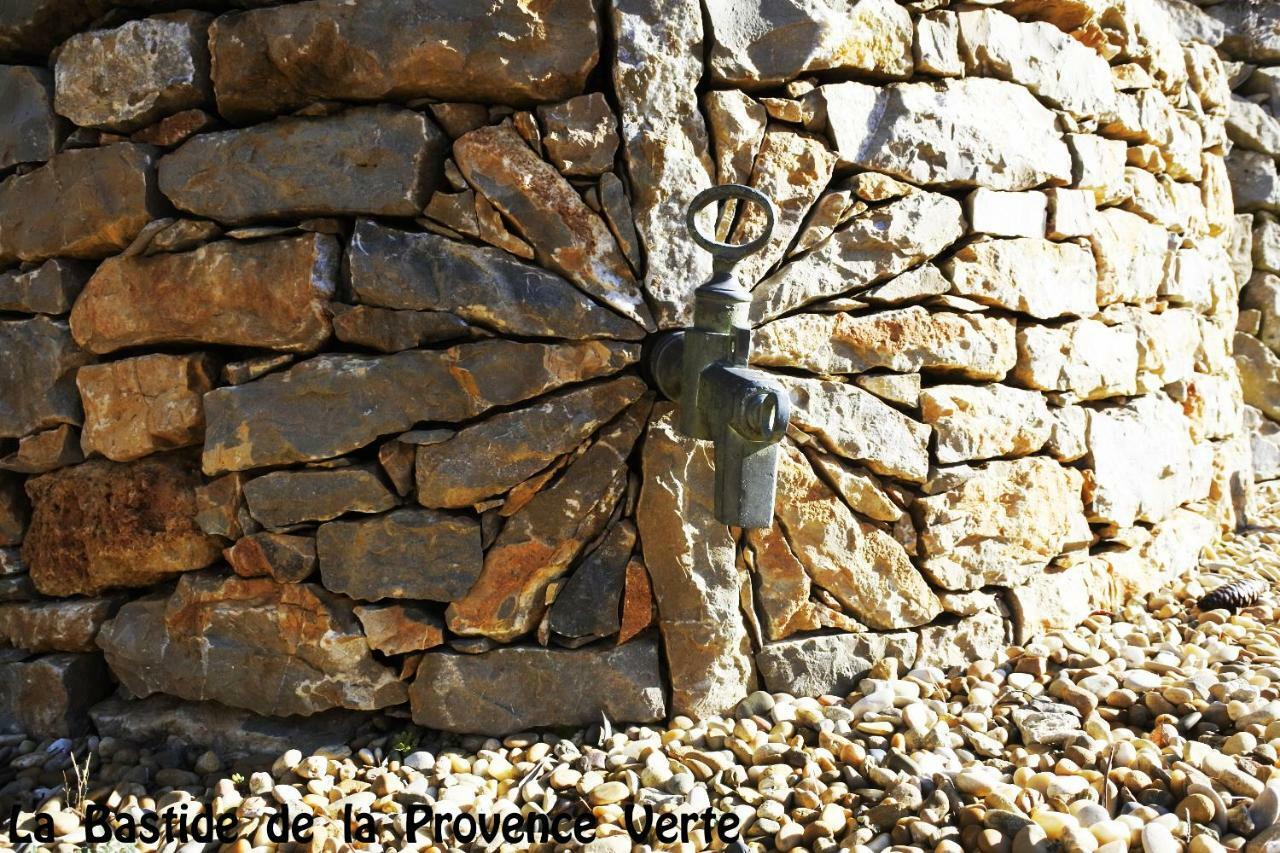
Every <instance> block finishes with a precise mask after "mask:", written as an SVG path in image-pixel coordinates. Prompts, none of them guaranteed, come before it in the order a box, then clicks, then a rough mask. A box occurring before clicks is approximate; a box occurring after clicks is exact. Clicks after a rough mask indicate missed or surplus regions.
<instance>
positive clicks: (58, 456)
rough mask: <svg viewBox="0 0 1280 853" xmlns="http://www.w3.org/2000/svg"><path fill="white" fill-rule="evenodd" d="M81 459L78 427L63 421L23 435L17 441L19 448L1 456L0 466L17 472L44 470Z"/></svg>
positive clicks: (60, 466)
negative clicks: (55, 425) (54, 425)
mask: <svg viewBox="0 0 1280 853" xmlns="http://www.w3.org/2000/svg"><path fill="white" fill-rule="evenodd" d="M83 461H84V454H83V453H81V452H80V431H79V430H77V429H76V428H75V427H72V426H68V425H67V424H63V425H62V426H57V427H54V428H53V429H46V430H43V431H41V432H37V433H33V434H32V435H27V436H23V437H22V438H21V439H20V440H19V441H18V449H17V450H16V451H14V452H13V453H10V454H9V455H8V456H6V457H4V458H3V459H0V469H4V470H6V471H16V472H18V473H19V474H45V473H47V472H49V471H52V470H54V469H55V468H62V467H65V466H67V465H74V464H76V463H77V462H83Z"/></svg>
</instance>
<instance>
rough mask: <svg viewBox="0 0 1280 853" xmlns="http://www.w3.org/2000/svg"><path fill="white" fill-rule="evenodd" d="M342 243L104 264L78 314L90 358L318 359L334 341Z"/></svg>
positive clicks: (232, 248) (279, 244)
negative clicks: (262, 353)
mask: <svg viewBox="0 0 1280 853" xmlns="http://www.w3.org/2000/svg"><path fill="white" fill-rule="evenodd" d="M337 268H338V244H337V241H336V240H334V239H333V238H332V237H329V236H327V235H323V234H307V235H305V236H301V237H286V238H282V239H278V240H263V241H260V242H253V243H246V242H241V241H238V240H222V241H219V242H216V243H209V244H208V245H205V246H202V247H200V248H199V249H197V250H195V251H194V252H180V253H173V254H160V255H151V256H149V257H139V256H134V257H123V256H121V257H116V258H111V259H110V260H107V261H105V262H103V264H102V265H101V266H99V267H98V271H97V272H96V273H94V274H93V277H92V278H91V279H89V283H88V284H87V285H85V288H84V291H83V292H82V293H81V294H80V298H79V299H78V300H77V301H76V305H75V308H74V309H73V310H72V311H71V332H72V334H73V335H74V336H75V338H76V341H77V342H78V343H79V344H80V345H81V346H82V347H84V348H85V349H87V350H89V351H90V352H95V353H107V352H112V351H113V350H118V349H121V348H123V347H133V346H142V345H145V344H197V345H198V344H222V345H225V346H251V347H259V348H262V349H274V350H283V351H286V352H311V351H312V350H315V349H318V348H319V347H320V345H321V344H323V343H324V342H325V341H326V340H327V339H328V337H329V333H330V325H329V315H328V312H327V311H326V310H325V306H326V303H327V302H328V300H329V297H330V296H332V295H333V291H334V288H335V286H336V285H335V279H336V276H337V271H338V269H337Z"/></svg>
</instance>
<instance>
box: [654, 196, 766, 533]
mask: <svg viewBox="0 0 1280 853" xmlns="http://www.w3.org/2000/svg"><path fill="white" fill-rule="evenodd" d="M728 199H736V200H739V201H747V202H752V203H754V204H757V205H759V206H760V207H761V208H762V209H763V210H764V213H765V224H764V228H763V229H762V231H761V233H760V235H759V236H757V237H755V238H754V239H752V240H750V241H748V242H746V243H742V244H739V245H734V244H731V243H721V242H719V241H716V240H713V239H711V238H709V237H707V236H705V235H704V234H703V233H702V232H701V231H699V230H698V225H697V215H698V213H699V212H700V211H701V210H702V209H703V208H704V207H706V206H707V205H708V204H711V203H712V202H716V201H724V200H728ZM776 219H777V212H776V210H775V208H774V206H773V202H772V201H770V199H769V197H768V196H766V195H765V194H764V193H762V192H760V191H759V190H756V189H753V188H751V187H746V186H742V185H741V184H725V185H722V186H717V187H711V188H710V189H707V190H703V191H702V192H701V193H699V194H698V195H697V197H696V198H694V200H693V203H692V204H690V205H689V210H688V213H687V215H686V217H685V224H686V225H687V226H688V228H689V233H690V234H691V235H692V237H693V240H694V242H696V243H697V244H698V245H699V246H701V247H702V248H703V249H706V250H707V251H708V252H710V253H711V256H712V258H713V264H712V275H711V279H710V280H709V281H707V282H706V283H705V284H702V285H701V286H699V287H698V289H697V290H696V291H694V308H693V328H690V329H685V330H683V331H678V332H669V333H667V334H665V335H663V336H662V337H660V338H659V339H658V340H657V342H656V343H655V345H654V347H653V349H652V351H651V353H650V356H649V366H650V372H651V373H652V375H653V377H654V380H655V381H656V382H657V385H658V388H659V390H661V391H662V393H663V394H665V395H666V396H667V397H668V398H669V399H671V400H673V401H675V403H676V405H677V407H678V414H679V428H680V431H681V432H682V433H684V434H685V435H688V436H691V437H692V438H699V439H704V440H707V439H709V440H711V441H712V442H714V443H715V469H716V494H715V512H716V518H717V519H718V520H719V521H720V522H721V523H722V524H727V525H730V526H733V527H770V526H772V524H773V502H774V495H775V493H776V491H777V483H778V442H779V441H781V440H782V436H783V435H784V434H785V433H786V431H787V423H788V422H789V421H790V419H791V397H790V395H789V394H788V393H787V391H786V389H785V388H783V387H782V386H781V385H780V384H779V383H778V382H777V381H775V380H774V379H772V378H771V377H770V376H769V375H768V374H767V373H764V372H762V371H759V370H752V369H750V368H749V367H747V364H748V362H749V361H750V358H751V321H750V317H749V315H750V307H751V294H750V293H749V292H748V291H747V290H746V288H744V287H743V286H742V283H741V282H739V281H738V278H737V276H735V275H734V273H733V266H734V264H736V263H737V262H738V261H740V260H742V259H743V258H745V257H746V256H748V255H750V254H752V253H754V252H756V251H758V250H759V249H760V248H761V247H763V246H764V245H765V244H766V243H767V242H768V240H769V236H770V234H771V233H772V232H773V226H774V222H775V221H776Z"/></svg>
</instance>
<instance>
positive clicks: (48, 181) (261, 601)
mask: <svg viewBox="0 0 1280 853" xmlns="http://www.w3.org/2000/svg"><path fill="white" fill-rule="evenodd" d="M183 6H188V7H190V8H181V7H183ZM1176 26H1177V25H1176V24H1175V23H1174V20H1173V19H1171V17H1170V16H1169V15H1168V14H1167V13H1166V11H1165V9H1164V8H1163V7H1162V6H1161V5H1160V4H1158V3H1157V2H1155V0H1054V2H1047V3H1042V2H1027V0H991V2H986V3H984V4H981V5H972V6H969V5H965V6H961V5H955V4H950V5H949V4H948V3H947V2H946V0H915V2H901V3H900V2H894V0H856V2H849V0H822V2H816V3H809V2H807V3H793V2H788V0H708V2H707V3H706V4H705V7H703V6H699V5H698V4H697V3H694V2H691V0H612V2H606V3H602V4H594V3H592V2H588V0H549V2H545V3H539V4H534V5H530V4H525V3H519V2H515V0H497V1H496V2H495V3H491V4H488V5H485V4H471V5H470V6H468V5H467V4H439V3H432V2H427V0H399V2H392V0H358V2H354V3H351V2H338V0H308V2H298V3H286V4H274V3H264V2H259V0H238V2H236V3H231V2H224V0H191V2H188V3H184V2H181V0H178V2H162V0H114V2H110V0H22V2H14V3H5V4H3V6H0V61H3V62H6V63H9V64H7V65H4V66H0V170H3V173H4V175H5V177H4V180H3V183H0V270H3V271H2V272H0V451H2V452H0V468H3V473H0V546H3V547H2V549H0V602H3V603H0V643H4V644H6V645H7V647H8V648H5V649H2V650H0V726H5V727H12V728H18V729H25V730H27V731H30V732H33V733H41V734H43V733H54V732H63V731H75V730H80V729H83V728H85V727H86V726H88V725H90V724H91V720H92V721H95V722H96V724H97V725H98V726H99V728H100V729H102V730H104V731H110V732H121V731H124V730H131V731H132V733H134V734H137V733H139V732H144V731H156V730H160V729H161V728H163V727H164V726H166V725H169V726H173V727H176V729H180V730H182V731H194V730H197V729H198V730H199V731H200V732H203V733H204V734H203V735H202V736H203V737H206V738H212V739H215V740H218V742H221V743H225V742H226V739H227V738H228V737H229V736H230V735H229V733H230V732H234V731H238V730H246V729H250V730H254V731H257V730H263V731H265V730H266V729H264V728H263V727H262V726H261V725H259V724H256V723H252V722H247V720H248V719H249V718H248V717H246V715H245V713H244V712H245V711H250V712H254V713H256V714H261V715H274V716H292V715H303V716H308V717H310V718H311V725H312V734H314V732H315V731H316V730H317V729H318V728H321V727H327V728H326V730H328V729H329V728H332V729H333V730H335V731H340V730H342V728H343V727H344V726H347V725H349V724H350V723H351V721H352V720H353V719H354V718H355V716H354V715H356V714H358V712H368V711H374V710H383V711H387V712H389V713H393V714H396V715H399V716H402V717H411V718H412V719H413V721H415V722H416V723H418V724H420V725H423V726H430V727H435V728H442V729H447V730H459V731H478V732H492V733H499V732H508V731H512V730H516V729H521V728H525V727H530V726H541V725H561V724H569V725H572V724H587V723H592V722H596V721H598V720H599V715H600V713H601V712H602V711H603V712H604V713H605V714H606V715H608V716H609V717H610V718H611V719H615V720H616V719H622V720H630V721H648V720H655V719H658V718H661V717H664V716H666V715H670V714H690V715H695V716H696V715H705V714H711V713H716V712H720V711H723V710H725V709H727V708H729V707H731V706H733V705H734V704H735V703H737V702H738V701H739V700H741V699H742V698H743V697H744V696H745V695H746V694H747V693H748V692H749V691H751V690H753V689H755V688H757V687H764V688H765V689H768V690H772V691H790V692H799V693H808V694H823V693H839V692H842V691H845V690H847V689H848V688H849V687H850V685H851V684H853V683H854V681H855V680H856V679H857V678H858V677H859V676H860V675H861V674H862V673H863V672H865V671H866V670H867V668H868V667H869V666H870V664H871V662H873V661H874V660H876V659H878V658H881V657H885V656H893V657H896V658H898V659H900V660H902V661H903V662H905V663H906V664H907V665H908V666H935V667H946V666H949V665H953V664H958V663H962V662H963V661H965V660H966V658H968V657H969V656H971V655H975V654H980V653H985V652H988V651H990V650H992V649H994V648H995V647H997V646H999V645H1000V644H1002V643H1005V642H1007V641H1010V640H1013V641H1021V640H1023V639H1025V638H1027V637H1030V636H1032V635H1034V634H1036V633H1037V632H1039V631H1042V630H1044V629H1046V628H1048V627H1051V626H1057V625H1064V624H1070V623H1072V622H1075V621H1078V620H1079V619H1080V618H1082V617H1083V616H1084V615H1086V614H1087V613H1088V612H1090V611H1091V610H1094V609H1098V608H1104V609H1105V608H1111V607H1114V606H1116V605H1117V604H1118V603H1119V602H1121V601H1122V600H1123V599H1124V598H1126V597H1127V596H1129V595H1132V594H1135V593H1140V592H1143V591H1145V590H1148V589H1151V588H1152V587H1154V586H1155V585H1157V584H1159V583H1160V582H1161V581H1162V580H1163V579H1164V578H1166V577H1167V576H1169V575H1170V574H1171V573H1173V572H1176V571H1179V570H1181V569H1182V568H1185V567H1186V566H1187V565H1188V563H1189V561H1191V560H1194V559H1195V557H1196V555H1197V554H1198V552H1199V549H1200V547H1201V546H1202V545H1203V544H1204V543H1205V542H1206V541H1207V540H1209V539H1210V538H1211V537H1212V536H1213V535H1214V534H1215V532H1216V531H1217V530H1218V529H1219V528H1221V527H1226V526H1230V525H1232V524H1234V523H1236V521H1237V519H1238V513H1239V512H1240V511H1241V507H1243V502H1244V500H1245V498H1246V487H1247V485H1248V483H1249V482H1250V481H1251V473H1250V471H1249V464H1250V453H1249V446H1248V443H1247V439H1246V437H1245V436H1244V434H1243V433H1242V432H1241V429H1240V427H1241V419H1242V403H1241V387H1240V383H1239V380H1238V377H1237V374H1236V370H1235V366H1234V362H1233V359H1232V337H1233V335H1234V333H1235V329H1236V326H1237V300H1238V298H1239V293H1238V283H1237V279H1236V277H1235V275H1233V269H1232V263H1231V256H1230V248H1231V246H1230V241H1231V240H1232V239H1233V235H1234V234H1235V228H1236V227H1237V220H1236V218H1235V214H1234V212H1233V203H1232V194H1231V186H1230V183H1229V172H1231V171H1233V170H1232V169H1229V167H1228V163H1227V161H1225V160H1224V155H1225V153H1226V151H1227V149H1228V148H1229V146H1230V140H1229V128H1235V127H1236V125H1238V122H1236V121H1235V119H1234V116H1235V115H1236V112H1237V111H1238V109H1237V108H1236V107H1233V104H1235V103H1237V101H1235V100H1233V98H1232V95H1231V92H1230V83H1231V82H1232V80H1231V77H1230V76H1229V68H1230V67H1233V66H1224V64H1223V62H1222V61H1220V59H1219V57H1218V55H1217V54H1216V53H1215V51H1214V50H1213V49H1212V48H1211V47H1209V46H1207V45H1204V44H1194V43H1184V40H1181V39H1180V36H1179V30H1178V29H1176ZM1237 76H1238V75H1237ZM1229 117H1231V123H1230V125H1228V118H1229ZM1230 134H1231V138H1234V137H1235V135H1237V129H1231V130H1230ZM1278 135H1280V134H1278ZM1239 150H1240V146H1239V145H1238V146H1237V151H1239ZM1246 150H1247V149H1246ZM1233 156H1234V155H1233ZM1266 162H1267V163H1268V164H1270V165H1271V166H1274V164H1273V163H1271V160H1267V161H1266ZM1234 171H1238V169H1237V170H1234ZM1271 174H1272V176H1273V177H1274V168H1272V169H1271ZM730 182H738V183H747V184H750V185H751V186H754V187H756V188H759V189H761V190H763V191H764V192H766V193H768V194H769V195H770V196H771V197H772V198H773V199H774V200H775V201H776V203H777V205H778V210H779V218H778V223H777V228H776V229H775V231H774V232H773V235H772V237H771V238H770V239H769V241H768V242H767V244H766V245H765V247H764V248H763V250H762V251H761V252H760V253H758V254H757V255H754V256H752V257H751V258H749V259H748V260H746V261H744V262H743V263H742V264H741V265H740V267H739V275H740V276H741V277H742V279H743V280H744V282H745V283H746V285H747V286H748V287H749V288H750V289H751V290H752V292H753V307H752V311H753V318H754V322H755V324H756V326H757V328H756V341H755V344H756V346H755V361H756V363H757V364H758V365H759V366H760V367H762V368H767V369H771V370H774V371H776V373H777V375H778V376H779V377H780V378H781V379H782V381H783V382H785V384H786V386H787V388H788V389H789V391H790V393H791V395H792V397H793V400H794V403H795V407H794V408H795V413H794V417H793V424H792V428H791V431H790V433H789V435H788V438H787V440H786V442H785V445H784V447H783V449H782V453H781V462H780V469H779V499H778V504H777V517H776V520H775V523H774V525H773V527H772V528H769V529H761V530H752V531H739V530H734V529H728V528H725V527H723V526H721V525H719V524H717V523H716V521H715V519H714V515H713V511H712V507H711V503H710V502H711V482H712V477H713V468H712V463H713V457H712V452H711V447H710V445H708V444H706V443H702V442H697V441H694V440H691V439H689V438H686V437H685V436H683V435H682V434H681V433H680V432H679V431H678V429H677V428H676V423H675V420H674V418H673V410H672V405H671V404H670V403H668V402H665V401H662V400H660V399H657V397H656V395H655V393H654V392H653V391H651V390H650V389H649V383H648V381H647V379H646V375H645V372H644V370H643V369H642V356H643V353H644V350H645V345H646V342H648V341H649V340H650V337H651V336H652V335H653V334H655V333H657V332H659V331H661V330H666V329H671V328H677V327H680V326H682V325H684V324H686V323H687V322H688V321H689V319H690V294H691V291H692V289H693V287H695V286H696V285H697V284H699V283H701V282H702V281H703V280H705V278H706V276H707V275H708V273H709V271H710V263H709V258H708V257H707V256H706V255H705V253H702V252H701V251H700V250H698V249H697V248H696V246H695V245H694V244H693V243H692V241H691V240H690V239H689V237H688V235H687V234H686V233H685V231H684V226H683V219H684V211H685V209H686V207H687V205H688V203H689V201H690V200H691V199H692V198H693V196H694V195H695V194H696V193H698V192H699V191H700V190H702V189H704V188H706V187H708V186H711V185H713V184H717V183H730ZM1259 204H1260V205H1263V206H1265V205H1266V204H1271V202H1270V201H1267V202H1259ZM703 220H704V221H703V226H704V228H706V229H708V230H714V231H715V232H716V233H717V234H718V235H720V236H721V237H722V238H726V239H736V240H743V239H748V238H751V237H752V236H754V235H756V234H758V233H759V229H760V228H761V226H762V221H761V217H760V212H759V211H758V210H754V209H751V208H746V209H741V210H739V209H736V208H727V209H724V210H721V211H718V212H717V211H709V212H708V213H707V214H705V215H704V217H703ZM1267 221H1268V220H1266V219H1265V218H1264V217H1260V219H1259V222H1260V226H1259V227H1260V228H1261V229H1262V230H1261V231H1260V232H1259V233H1261V234H1262V235H1263V238H1262V239H1263V244H1264V245H1263V249H1264V250H1265V247H1266V244H1265V240H1266V237H1265V235H1266V234H1268V233H1269V232H1268V231H1266V227H1267V226H1266V222H1267ZM1254 290H1257V288H1254ZM1250 292H1251V293H1252V292H1253V291H1252V290H1251V291H1250ZM1250 310H1252V311H1254V314H1257V315H1259V316H1260V317H1261V319H1260V320H1259V322H1260V323H1263V324H1264V325H1262V326H1260V328H1265V322H1267V321H1266V319H1265V318H1266V317H1268V316H1270V315H1267V314H1265V312H1262V310H1261V309H1255V308H1251V309H1250ZM1254 314H1250V315H1249V316H1251V317H1252V316H1254ZM1246 393H1250V392H1249V390H1248V382H1246ZM113 691H114V693H115V695H114V696H111V698H108V696H109V694H112V693H113ZM193 720H198V721H199V723H198V725H197V724H195V723H192V721H193ZM166 721H167V722H166ZM176 729H175V730H176Z"/></svg>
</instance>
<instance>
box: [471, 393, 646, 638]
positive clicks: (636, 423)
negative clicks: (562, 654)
mask: <svg viewBox="0 0 1280 853" xmlns="http://www.w3.org/2000/svg"><path fill="white" fill-rule="evenodd" d="M651 406H652V400H651V399H650V398H648V397H645V398H644V399H641V400H640V401H638V402H636V403H634V404H633V405H632V406H631V407H630V408H629V409H628V410H627V411H626V412H625V413H624V414H623V415H622V416H621V417H620V418H619V419H618V420H617V421H615V422H614V424H612V425H611V426H610V427H608V428H607V429H605V430H604V432H603V433H602V434H601V435H600V437H599V438H598V439H597V440H596V442H595V443H594V444H593V445H592V446H591V448H590V449H588V450H587V452H586V453H584V454H582V456H580V457H578V459H576V460H575V461H574V462H573V464H571V465H570V466H569V467H568V468H567V469H565V472H564V474H562V475H561V477H560V479H559V480H557V481H556V482H555V483H554V484H553V485H551V486H550V487H548V488H546V489H543V490H542V491H541V492H539V493H538V494H537V495H536V496H535V497H534V498H533V500H531V501H529V503H528V505H526V506H525V508H524V509H523V510H521V511H520V512H519V513H517V514H516V515H514V516H512V517H511V519H510V520H509V521H507V525H506V527H504V528H503V530H502V533H500V534H499V535H498V539H497V541H496V542H494V544H493V546H492V547H490V549H489V551H488V552H487V553H486V554H485V561H484V568H483V569H482V570H481V572H480V577H479V579H478V580H477V581H476V583H475V586H473V587H472V588H471V591H470V592H468V593H467V595H466V597H465V598H462V599H461V600H459V601H455V602H454V603H453V604H451V605H449V609H448V611H447V613H446V617H447V619H448V624H449V630H451V631H453V632H455V633H458V634H463V635H476V634H480V635H483V636H486V637H489V638H490V639H493V640H498V641H500V642H510V641H511V640H514V639H515V638H516V637H519V636H520V635H521V634H525V633H528V632H529V631H531V630H533V629H534V627H536V626H537V624H538V620H539V619H541V617H542V614H543V611H544V610H545V607H546V604H545V593H546V589H547V586H548V585H549V584H550V583H551V582H552V581H554V580H555V579H556V578H558V577H560V576H561V575H563V574H564V573H565V572H566V571H567V570H568V569H569V566H570V565H572V563H573V561H574V559H575V558H576V557H577V556H578V554H579V553H581V551H582V549H583V548H584V547H585V546H586V545H587V544H588V543H590V542H591V541H592V540H593V539H595V538H596V537H597V536H598V535H600V532H601V531H602V530H603V529H604V526H605V524H606V523H607V522H608V520H609V516H610V515H611V514H612V513H613V509H614V506H615V505H616V504H617V501H618V500H619V499H620V498H621V497H622V493H623V491H624V490H625V488H626V485H627V468H626V460H627V457H628V456H629V455H630V454H631V448H632V446H633V445H634V444H635V442H636V438H637V437H638V436H639V435H640V431H641V430H642V429H644V423H645V419H646V417H647V416H648V413H649V409H650V407H651Z"/></svg>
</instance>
